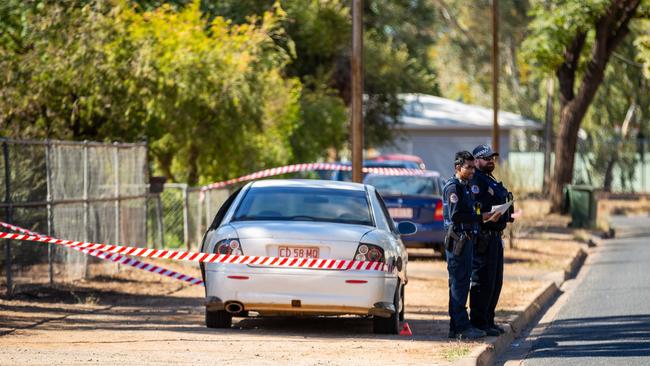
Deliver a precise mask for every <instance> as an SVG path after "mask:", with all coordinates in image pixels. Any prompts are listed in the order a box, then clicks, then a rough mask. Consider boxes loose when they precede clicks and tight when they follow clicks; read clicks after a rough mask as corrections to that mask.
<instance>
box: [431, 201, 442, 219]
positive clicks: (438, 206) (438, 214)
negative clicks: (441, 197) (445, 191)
mask: <svg viewBox="0 0 650 366" xmlns="http://www.w3.org/2000/svg"><path fill="white" fill-rule="evenodd" d="M433 219H434V220H436V221H442V220H444V217H443V216H442V201H438V202H436V210H435V212H434V213H433Z"/></svg>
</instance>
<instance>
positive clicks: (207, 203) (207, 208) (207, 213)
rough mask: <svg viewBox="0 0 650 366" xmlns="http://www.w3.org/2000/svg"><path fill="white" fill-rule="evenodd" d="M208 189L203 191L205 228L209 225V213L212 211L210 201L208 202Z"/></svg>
mask: <svg viewBox="0 0 650 366" xmlns="http://www.w3.org/2000/svg"><path fill="white" fill-rule="evenodd" d="M210 198H211V197H210V190H209V189H208V190H206V191H205V229H206V230H207V229H208V228H209V227H210V214H211V212H212V202H210Z"/></svg>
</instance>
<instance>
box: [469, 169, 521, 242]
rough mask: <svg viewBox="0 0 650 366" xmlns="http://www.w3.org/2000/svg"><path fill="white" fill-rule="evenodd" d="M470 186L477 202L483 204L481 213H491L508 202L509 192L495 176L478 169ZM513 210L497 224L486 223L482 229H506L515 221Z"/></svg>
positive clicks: (504, 215)
mask: <svg viewBox="0 0 650 366" xmlns="http://www.w3.org/2000/svg"><path fill="white" fill-rule="evenodd" d="M469 186H470V190H471V191H472V193H473V194H474V198H475V199H476V201H478V202H480V203H481V212H490V210H492V206H496V205H501V204H504V203H506V201H507V200H508V190H507V189H506V187H504V186H503V183H501V182H498V181H497V180H496V179H494V177H493V176H491V175H489V174H486V173H484V172H482V171H480V170H478V169H476V172H475V173H474V177H473V178H472V180H471V181H470V183H469ZM513 210H514V207H513V206H510V208H509V209H508V211H507V212H506V213H505V214H503V215H502V216H501V217H500V218H499V220H497V221H496V222H494V221H487V222H484V223H482V224H481V229H483V230H495V231H501V230H503V229H505V228H506V224H507V223H508V222H512V221H514V219H513V218H512V212H513Z"/></svg>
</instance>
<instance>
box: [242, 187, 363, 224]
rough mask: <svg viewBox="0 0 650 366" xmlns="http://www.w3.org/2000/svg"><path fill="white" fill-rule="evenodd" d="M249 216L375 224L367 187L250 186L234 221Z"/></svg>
mask: <svg viewBox="0 0 650 366" xmlns="http://www.w3.org/2000/svg"><path fill="white" fill-rule="evenodd" d="M247 220H280V221H322V222H337V223H343V224H356V225H370V226H372V225H373V223H372V218H371V215H370V210H369V206H368V199H367V197H366V192H365V191H356V190H344V189H331V188H306V187H258V188H255V187H253V188H251V189H249V190H248V192H247V193H246V195H245V196H244V199H243V200H242V202H241V203H240V204H239V207H237V211H235V215H234V216H233V219H232V221H247Z"/></svg>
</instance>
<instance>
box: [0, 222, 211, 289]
mask: <svg viewBox="0 0 650 366" xmlns="http://www.w3.org/2000/svg"><path fill="white" fill-rule="evenodd" d="M0 226H3V227H5V228H7V229H9V230H13V231H18V232H21V233H23V234H27V235H30V236H38V237H42V238H49V239H51V238H50V237H49V236H46V235H41V234H38V233H36V232H33V231H30V230H27V229H24V228H22V227H19V226H15V225H11V224H8V223H6V222H2V221H0ZM64 245H65V244H64ZM66 246H68V245H66ZM68 247H70V248H71V249H74V250H76V251H79V252H82V253H84V254H88V255H92V256H93V257H97V258H101V259H105V260H109V261H112V262H115V263H120V264H124V265H127V266H131V267H134V268H137V269H141V270H143V271H149V272H151V273H157V274H159V275H162V276H167V277H171V278H175V279H177V280H179V281H184V282H187V283H189V284H191V285H203V281H202V280H201V279H199V278H195V277H192V276H188V275H184V274H182V273H178V272H176V271H172V270H171V269H166V268H163V267H160V266H156V265H154V264H149V263H144V262H140V261H139V260H137V259H133V258H129V257H125V256H122V255H120V254H117V253H108V252H105V251H102V250H98V249H94V250H93V249H83V248H80V247H75V246H68Z"/></svg>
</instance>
